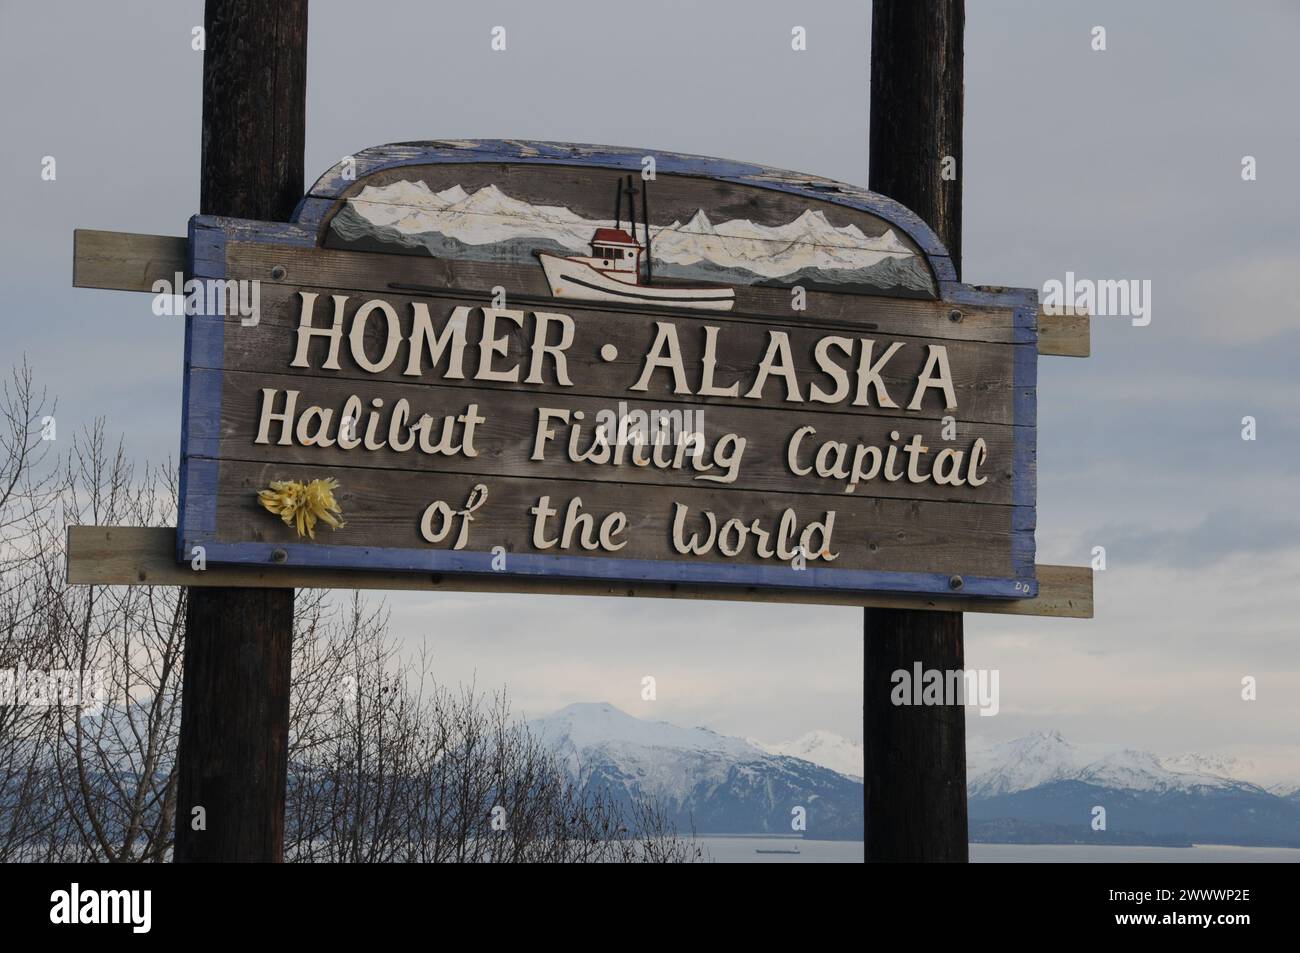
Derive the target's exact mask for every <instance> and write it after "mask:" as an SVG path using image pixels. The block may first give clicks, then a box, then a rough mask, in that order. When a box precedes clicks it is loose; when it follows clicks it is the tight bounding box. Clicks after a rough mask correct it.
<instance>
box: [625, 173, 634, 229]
mask: <svg viewBox="0 0 1300 953" xmlns="http://www.w3.org/2000/svg"><path fill="white" fill-rule="evenodd" d="M626 181H627V224H628V229H627V233H628V234H629V235H631V236H632V241H636V186H635V185H633V184H632V176H630V175H629V176H628V177H627V180H626Z"/></svg>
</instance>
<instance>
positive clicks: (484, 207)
mask: <svg viewBox="0 0 1300 953" xmlns="http://www.w3.org/2000/svg"><path fill="white" fill-rule="evenodd" d="M617 224H619V223H616V222H615V221H614V220H612V219H590V218H585V217H583V216H581V215H579V214H577V213H575V212H574V211H573V210H571V209H569V208H567V207H565V206H561V205H533V204H532V203H530V202H526V201H523V200H520V199H516V198H512V197H511V196H509V195H507V194H506V193H504V192H502V191H501V190H500V189H499V188H497V187H496V186H495V185H487V186H484V187H483V188H480V189H477V190H475V191H473V192H467V191H466V190H465V189H463V188H462V187H461V186H459V185H454V186H452V187H450V188H447V189H443V190H441V191H439V192H434V191H433V190H432V189H430V188H429V186H428V185H426V184H425V183H424V182H421V181H411V180H406V179H399V180H397V181H394V182H391V183H389V184H387V185H381V186H373V185H367V186H366V187H365V188H363V189H362V190H361V192H360V193H359V194H357V195H355V196H353V197H351V198H349V199H348V200H347V202H346V203H345V204H344V206H343V208H342V209H340V211H339V212H338V214H337V215H335V216H334V218H333V220H332V221H331V223H330V228H331V231H332V232H333V234H334V236H335V237H336V238H337V239H338V240H340V241H342V242H343V243H344V244H345V245H350V246H353V247H359V248H378V249H382V250H394V249H397V250H402V251H408V252H412V251H427V252H428V253H429V254H431V255H436V256H440V257H446V256H453V255H454V256H456V257H462V258H469V259H474V260H481V261H495V262H503V261H510V262H522V263H532V262H533V261H534V259H533V257H532V253H533V251H534V250H542V251H549V252H554V253H558V254H561V255H574V254H576V255H587V254H589V253H590V242H591V239H592V236H593V235H594V234H595V231H596V229H598V228H612V227H615V226H616V225H617ZM650 236H651V253H652V256H653V258H654V269H655V273H656V274H657V275H660V276H667V277H679V278H686V279H691V280H699V281H709V282H719V283H728V284H754V283H758V282H764V281H775V280H778V279H780V280H783V281H794V280H805V279H806V280H810V281H817V282H823V283H831V284H864V285H869V286H873V287H880V288H885V287H897V288H902V289H905V290H910V291H915V292H921V293H928V292H929V291H930V290H931V288H932V282H931V278H930V275H929V272H928V270H927V268H926V266H925V265H924V264H923V263H922V262H921V261H920V260H919V256H918V255H917V254H916V252H915V250H914V249H912V248H911V247H910V246H909V245H908V244H907V243H906V242H904V241H903V240H901V239H900V238H899V237H898V235H897V234H896V233H895V232H894V230H893V229H892V228H887V229H886V230H885V231H884V232H882V233H881V234H879V235H871V236H869V235H867V234H865V233H864V232H863V231H862V230H861V229H860V228H858V226H856V225H853V224H849V225H843V226H835V225H832V224H831V222H830V221H829V220H828V219H827V218H826V214H825V213H824V212H822V211H821V210H814V209H805V210H804V211H803V212H802V213H801V214H799V215H798V216H797V217H796V218H794V219H792V220H791V221H789V222H786V223H784V224H781V225H760V224H758V223H756V222H751V221H749V220H748V219H731V220H728V221H725V222H718V223H714V222H712V221H711V220H710V219H709V216H708V215H707V214H706V213H705V211H704V210H703V209H698V210H697V211H696V212H695V214H694V215H692V216H691V218H690V219H688V220H687V221H686V222H681V221H674V222H672V223H671V224H669V225H652V226H651V227H650ZM638 238H640V236H639V235H638Z"/></svg>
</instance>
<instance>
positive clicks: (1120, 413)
mask: <svg viewBox="0 0 1300 953" xmlns="http://www.w3.org/2000/svg"><path fill="white" fill-rule="evenodd" d="M869 8H870V3H869V2H866V0H862V2H853V3H849V2H800V3H792V2H780V3H778V2H770V0H762V2H754V0H745V2H741V0H733V2H711V3H674V2H659V3H655V4H640V3H631V4H629V3H624V4H602V5H599V6H598V7H594V6H593V5H592V4H590V3H586V2H583V3H578V2H571V3H562V2H551V3H545V4H540V3H535V2H527V3H495V2H476V3H464V4H451V3H438V4H432V3H427V2H409V3H408V2H401V3H398V2H384V0H374V2H370V3H365V4H362V3H355V2H330V0H317V2H315V3H314V4H313V6H312V12H311V31H310V51H309V57H308V97H307V162H306V166H307V174H308V178H309V179H312V178H314V177H315V176H316V175H318V174H320V173H322V172H324V171H325V170H326V169H328V168H329V167H330V166H331V165H333V164H334V163H335V162H336V161H338V160H339V158H340V157H341V156H343V155H345V154H349V153H353V152H356V151H358V150H360V149H362V148H364V147H366V146H369V145H377V144H381V143H385V142H393V141H409V140H413V139H422V138H440V137H494V138H507V137H509V138H535V139H554V140H563V141H576V142H597V143H607V144H614V145H623V146H632V147H640V148H644V149H646V150H647V151H651V150H655V149H660V150H676V151H681V152H689V153H698V154H703V155H715V156H724V157H728V158H736V159H746V160H752V161H756V162H759V163H763V164H767V165H773V166H778V167H783V168H788V169H795V170H799V171H803V172H810V173H816V174H820V175H825V176H829V177H831V178H835V179H840V180H843V181H846V182H852V183H858V184H865V183H866V181H867V159H866V144H867V117H868V112H867V110H868V88H867V80H868V75H869V66H868V51H869V40H868V36H869V26H870V23H869V20H870V16H869ZM597 11H598V13H599V15H595V14H596V13H597ZM967 20H968V22H967V36H966V84H967V85H966V141H965V169H964V170H963V171H964V175H965V195H966V208H965V232H964V237H965V240H964V249H965V256H966V257H965V262H964V269H963V271H964V274H965V276H966V278H967V280H969V281H972V282H974V283H979V284H1000V285H1012V286H1023V287H1041V286H1042V283H1043V282H1044V281H1047V280H1049V279H1052V278H1057V279H1063V278H1064V276H1065V272H1066V271H1067V270H1068V271H1073V272H1075V274H1076V275H1079V276H1081V277H1089V278H1097V279H1101V278H1136V279H1149V280H1150V281H1151V282H1152V287H1153V290H1152V321H1151V324H1150V326H1148V327H1143V328H1138V327H1133V326H1131V325H1130V324H1129V322H1128V321H1127V320H1126V319H1122V318H1109V319H1097V320H1095V321H1094V323H1093V356H1092V357H1091V358H1090V359H1088V360H1082V361H1080V360H1070V359H1065V358H1043V359H1042V360H1041V361H1040V369H1039V386H1040V389H1039V428H1040V433H1039V481H1038V487H1039V520H1038V552H1039V561H1040V562H1055V563H1074V564H1085V563H1087V562H1088V560H1089V559H1090V554H1091V549H1092V547H1093V546H1094V545H1103V546H1105V547H1106V549H1107V559H1108V568H1107V570H1106V571H1105V572H1104V573H1099V574H1098V576H1097V586H1096V596H1097V616H1096V618H1095V619H1094V620H1091V621H1069V620H1054V619H1041V620H1040V619H1019V620H1017V619H1007V618H1003V617H999V616H991V615H974V614H969V615H967V616H966V633H967V636H966V646H967V664H968V666H970V667H985V668H997V669H999V670H1000V672H1001V693H1002V698H1001V712H1000V714H999V715H997V716H996V717H992V718H984V717H979V716H978V715H976V714H974V712H971V713H970V714H969V715H968V724H969V730H970V733H971V735H972V736H978V737H981V738H993V739H1001V738H1006V737H1013V736H1016V735H1020V734H1023V733H1025V732H1027V731H1031V730H1038V729H1059V730H1061V731H1062V732H1063V733H1064V734H1065V736H1066V737H1067V738H1068V739H1070V740H1072V741H1077V742H1084V743H1104V744H1116V745H1125V746H1130V747H1139V748H1149V749H1153V750H1155V751H1157V752H1159V753H1176V752H1180V751H1187V750H1197V751H1205V752H1215V753H1231V754H1236V755H1240V756H1245V757H1248V758H1251V759H1252V760H1254V761H1255V762H1256V763H1257V765H1258V773H1259V774H1260V775H1261V776H1265V775H1267V776H1269V777H1277V776H1291V777H1292V778H1294V779H1295V780H1297V781H1298V782H1300V631H1298V629H1297V622H1296V615H1297V612H1296V610H1297V605H1298V603H1300V516H1298V515H1297V511H1296V496H1295V480H1296V475H1297V470H1298V469H1300V467H1298V464H1300V451H1297V438H1298V437H1300V422H1298V421H1297V415H1298V414H1300V402H1298V401H1297V399H1296V398H1297V390H1298V388H1297V384H1296V379H1297V371H1296V367H1297V361H1298V360H1300V304H1297V297H1296V295H1295V293H1294V287H1295V279H1296V277H1297V272H1298V268H1297V265H1298V264H1300V229H1298V228H1297V224H1296V223H1297V221H1300V184H1298V183H1297V172H1296V170H1297V168H1300V128H1298V120H1297V116H1300V111H1298V110H1297V108H1296V102H1295V97H1296V93H1297V86H1298V84H1297V72H1298V71H1300V67H1297V65H1296V62H1295V56H1294V51H1295V50H1296V49H1297V48H1298V47H1300V4H1295V3H1288V2H1285V0H1275V2H1274V0H1250V2H1248V3H1232V4H1229V3H1227V2H1221V3H1193V2H1184V0H1161V2H1155V0H1149V2H1140V3H1135V2H1131V0H1126V2H1088V3H1082V2H1079V3H1069V2H1053V3H1040V2H1007V0H997V2H993V0H971V2H969V3H968V14H967ZM201 22H202V4H201V3H200V2H175V0H158V2H150V3H117V2H68V3H57V4H54V3H35V2H31V3H27V2H12V0H4V2H3V3H0V81H3V92H2V93H0V151H2V152H3V155H2V157H0V161H2V162H3V172H4V175H3V179H2V180H0V183H2V184H0V189H3V195H2V197H0V202H2V207H3V208H4V211H5V214H4V227H3V229H2V230H0V251H2V254H0V279H2V280H3V290H4V295H5V313H4V317H3V322H4V334H3V337H2V338H0V366H7V365H9V364H11V363H13V362H15V361H18V360H20V359H21V356H22V354H24V353H25V354H26V355H27V356H28V358H29V360H30V361H31V362H32V364H33V365H34V367H35V370H36V372H37V374H38V376H39V379H40V381H41V382H42V383H44V384H46V385H47V386H48V387H49V388H50V390H51V391H52V392H53V393H55V394H57V396H58V399H59V430H60V435H61V436H62V435H64V434H68V433H70V432H72V431H73V430H75V429H77V428H79V427H80V426H82V425H85V424H87V423H89V422H90V421H91V420H92V419H93V418H94V417H95V416H97V415H106V417H107V419H108V426H109V428H110V430H111V431H113V432H118V433H121V434H123V435H124V436H125V438H126V440H127V442H128V446H129V448H130V450H131V452H132V454H133V455H134V456H136V457H137V458H139V459H145V458H148V459H152V460H165V459H167V458H168V457H170V458H172V459H174V458H175V457H176V455H177V449H178V446H179V422H180V394H181V361H182V327H181V324H180V323H179V322H178V321H177V320H176V319H174V318H162V317H155V316H154V315H152V313H151V312H150V308H149V303H150V302H149V297H148V296H147V295H136V294H128V293H118V292H106V291H90V290H77V289H73V288H72V287H71V285H70V281H71V272H72V262H71V257H72V230H73V228H74V227H90V228H103V229H116V230H122V231H135V232H151V233H156V234H183V233H184V229H185V223H186V220H187V219H188V217H189V216H190V215H191V214H192V213H194V212H195V211H197V207H198V194H199V184H198V160H199V105H200V85H201V83H200V81H201V68H202V62H201V54H200V53H197V52H194V51H193V50H192V49H191V48H190V40H191V36H190V31H191V29H192V27H194V26H195V25H198V24H200V23H201ZM496 25H502V26H505V27H506V30H507V44H508V48H507V51H506V52H505V53H493V52H492V51H491V50H490V48H489V42H490V31H491V29H492V27H493V26H496ZM795 25H800V26H803V27H805V28H806V30H807V36H808V49H807V51H806V52H800V53H796V52H794V51H792V50H791V49H790V31H791V28H792V27H793V26H795ZM1097 25H1101V26H1104V27H1105V30H1106V41H1107V42H1106V45H1107V49H1106V50H1105V51H1104V52H1095V51H1093V50H1092V48H1091V42H1092V36H1091V30H1092V28H1093V27H1094V26H1097ZM599 77H622V78H627V79H630V80H631V81H633V82H635V83H640V84H643V90H642V92H641V93H640V94H638V95H637V96H636V97H634V98H633V99H632V100H631V101H630V103H629V105H628V106H627V107H626V108H620V109H607V108H604V109H595V108H593V109H590V110H584V109H575V108H564V109H561V108H558V105H557V104H558V102H559V101H560V97H561V96H562V95H564V94H567V93H571V92H573V91H575V90H577V91H582V90H586V89H589V88H590V87H591V86H592V84H593V83H598V79H599ZM567 101H568V102H569V103H572V102H573V101H572V100H571V99H569V100H567ZM46 155H52V156H54V157H55V158H56V160H57V176H58V177H57V180H56V181H54V182H43V181H42V180H41V177H40V172H41V159H42V157H43V156H46ZM1246 155H1251V156H1254V157H1256V160H1257V163H1258V180H1257V181H1254V182H1245V181H1243V180H1242V178H1241V174H1240V172H1241V162H1242V157H1243V156H1246ZM1245 415H1252V416H1254V417H1255V418H1256V419H1257V421H1258V439H1257V440H1256V441H1254V442H1246V441H1243V440H1242V439H1241V420H1242V417H1243V416H1245ZM389 598H390V603H391V606H392V609H393V613H394V621H395V624H396V627H397V629H398V630H399V631H400V633H401V634H402V635H403V637H404V638H406V639H407V640H409V641H410V643H411V644H412V645H415V644H417V643H419V642H422V643H424V644H425V645H427V646H428V647H429V648H431V649H432V651H433V653H434V655H435V659H436V662H437V667H438V671H439V674H440V676H441V677H442V678H444V679H445V680H447V681H451V682H455V681H458V680H462V679H467V678H470V677H475V675H476V676H477V680H478V683H479V685H480V686H483V687H494V686H497V685H501V684H505V685H507V686H508V687H509V690H510V694H511V696H512V698H513V700H514V703H515V706H516V708H517V709H519V710H522V711H523V712H525V713H527V714H537V713H542V712H545V711H548V710H550V709H554V708H557V707H560V706H562V705H564V704H567V703H569V702H572V701H609V702H612V703H614V704H615V705H618V706H619V707H621V708H623V709H625V710H627V711H630V712H633V713H635V714H637V715H640V716H643V717H657V718H663V719H666V720H669V721H674V722H678V723H683V724H695V723H700V724H707V725H709V726H710V727H712V728H715V729H716V730H719V731H723V732H727V733H732V734H739V735H749V736H755V737H759V738H763V739H766V740H781V739H787V738H792V737H795V736H797V735H799V734H802V733H803V732H805V731H808V730H810V729H813V728H825V729H830V730H833V731H836V732H838V733H840V734H843V735H845V736H848V737H850V738H852V739H853V740H854V741H860V740H861V738H862V726H861V706H862V679H861V672H862V638H863V635H862V619H861V613H860V612H858V611H853V610H847V609H809V608H802V607H790V606H786V607H772V606H756V605H738V604H717V603H690V604H677V603H673V602H667V601H658V600H637V601H633V600H580V599H560V598H550V599H542V598H535V597H534V598H527V597H519V596H499V597H491V596H451V595H438V596H416V595H403V596H392V597H389ZM647 674H648V675H654V676H655V677H656V679H657V681H658V687H659V698H658V700H657V701H656V702H653V703H643V702H641V701H640V699H639V689H640V679H641V677H642V676H643V675H647ZM1245 675H1253V676H1255V677H1256V678H1257V679H1258V683H1259V697H1258V700H1257V701H1255V702H1245V701H1242V700H1241V699H1240V683H1241V679H1242V677H1243V676H1245Z"/></svg>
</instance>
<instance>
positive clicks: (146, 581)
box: [67, 526, 1093, 619]
mask: <svg viewBox="0 0 1300 953" xmlns="http://www.w3.org/2000/svg"><path fill="white" fill-rule="evenodd" d="M1037 572H1038V595H1037V596H1036V597H1034V598H1031V599H987V598H981V599H967V598H961V597H956V596H954V597H942V598H940V597H934V596H903V595H891V594H867V595H863V594H858V593H852V594H849V593H842V592H836V591H832V590H816V589H814V590H806V589H791V590H782V589H768V588H763V587H758V586H690V585H685V584H679V583H651V582H644V581H637V582H629V583H610V582H600V581H589V580H576V579H556V578H539V577H528V578H522V577H521V578H514V579H512V580H511V585H510V589H511V590H512V591H513V592H516V593H522V594H530V595H569V596H607V597H623V598H627V597H650V598H660V599H697V600H715V601H722V602H780V603H793V604H799V605H828V606H846V607H851V606H879V607H883V608H906V609H931V610H947V611H952V612H989V613H999V614H1007V615H1024V616H1050V617H1057V618H1074V619H1090V618H1092V611H1093V610H1092V606H1093V600H1092V570H1091V569H1089V568H1088V567H1086V566H1042V565H1040V566H1038V570H1037ZM67 579H68V582H69V583H70V584H73V585H96V586H125V585H131V586H241V587H242V586H247V587H255V588H261V587H269V588H297V589H386V590H408V591H409V590H416V591H425V592H497V593H499V592H501V590H502V587H501V581H500V580H499V579H495V578H489V579H485V578H483V577H482V576H479V575H475V574H472V573H440V574H436V575H433V574H428V573H395V572H359V571H355V570H338V569H305V568H301V567H294V566H216V565H210V566H208V568H207V569H206V570H204V571H202V572H196V571H194V570H192V569H191V568H190V567H189V565H188V564H186V563H178V562H177V561H176V530H175V529H174V528H172V527H141V526H69V527H68V557H67Z"/></svg>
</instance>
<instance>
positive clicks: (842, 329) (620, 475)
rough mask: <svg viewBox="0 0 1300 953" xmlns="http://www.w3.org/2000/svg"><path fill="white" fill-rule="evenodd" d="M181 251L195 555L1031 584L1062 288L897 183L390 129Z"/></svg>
mask: <svg viewBox="0 0 1300 953" xmlns="http://www.w3.org/2000/svg"><path fill="white" fill-rule="evenodd" d="M189 277H190V279H191V280H190V284H189V285H188V286H187V288H186V290H187V292H190V297H189V305H190V311H191V312H192V313H191V315H190V317H188V318H187V322H188V325H187V333H186V372H185V373H186V380H185V406H184V427H183V438H182V451H181V455H182V483H181V509H180V524H179V527H178V532H177V546H178V552H177V558H178V559H179V560H180V561H182V562H187V563H188V562H193V561H194V560H196V559H202V560H204V561H205V562H208V563H215V564H223V563H232V564H257V565H263V566H274V565H283V566H289V567H297V568H299V569H301V568H302V567H323V568H331V569H363V570H375V571H383V572H388V573H393V572H402V573H406V572H409V573H426V574H427V573H439V574H441V573H475V574H482V576H483V577H484V578H485V579H493V580H498V581H499V588H501V589H503V590H509V589H511V588H512V584H513V585H514V587H516V588H518V587H519V584H520V581H521V580H522V579H524V578H525V577H537V576H554V577H568V578H573V579H599V580H626V581H632V580H637V581H656V582H677V583H699V584H710V585H723V586H726V585H737V586H750V587H752V586H771V587H779V588H784V589H798V588H822V589H833V590H843V591H848V592H852V591H861V592H868V591H877V592H880V591H886V592H901V593H928V594H949V595H957V594H960V595H961V596H963V597H971V596H974V597H981V596H988V597H1000V598H1017V597H1029V596H1033V595H1034V594H1035V593H1036V592H1037V581H1036V579H1035V574H1034V515H1035V388H1036V380H1035V371H1036V361H1037V330H1036V325H1035V319H1036V315H1037V294H1036V292H1035V291H1033V290H1029V289H1023V290H1016V289H1012V290H1008V289H997V290H983V289H979V288H976V287H973V286H970V285H965V284H961V283H959V282H957V281H956V279H955V275H954V273H953V269H952V266H951V263H950V262H949V260H948V259H947V257H946V255H945V252H944V249H943V248H942V246H941V245H940V244H939V243H938V241H937V240H936V239H935V237H934V235H933V234H932V233H931V232H930V231H929V229H928V228H926V227H925V225H924V224H922V223H921V222H920V221H918V220H917V219H916V218H915V216H913V215H911V214H910V213H909V212H908V211H907V210H906V209H903V208H901V207H900V206H898V205H897V204H896V203H893V202H891V201H889V200H888V199H885V198H882V197H881V196H878V195H874V194H872V193H869V192H865V191H863V190H860V189H857V188H854V187H852V186H848V185H843V184H838V183H832V182H828V181H826V180H822V179H817V178H814V177H809V176H801V175H795V174H793V173H786V172H778V171H775V170H772V169H767V168H762V167H758V166H752V165H746V164H742V163H735V162H724V161H720V160H714V159H703V158H698V157H692V156H682V155H675V154H665V153H644V152H641V151H633V150H618V149H609V148H603V147H584V146H570V145H559V144H553V143H537V142H475V143H450V142H438V143H421V144H414V145H402V146H385V147H380V148H376V149H371V150H367V151H365V152H363V153H360V154H358V155H357V156H355V157H351V158H349V159H348V160H347V161H345V162H344V163H342V164H340V166H338V167H336V168H335V169H334V170H333V171H331V172H330V173H329V174H327V175H326V176H324V177H323V178H322V179H321V180H320V181H319V182H318V183H317V184H316V185H315V186H314V187H313V189H312V190H311V191H310V193H309V194H308V195H307V196H306V198H305V199H304V200H303V202H302V203H301V204H300V206H299V209H298V211H297V213H296V216H295V221H294V222H292V223H290V224H282V223H281V224H276V223H266V222H254V221H242V220H232V219H224V218H213V217H206V216H196V217H194V218H193V219H192V220H191V222H190V233H189ZM512 581H513V583H512Z"/></svg>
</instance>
